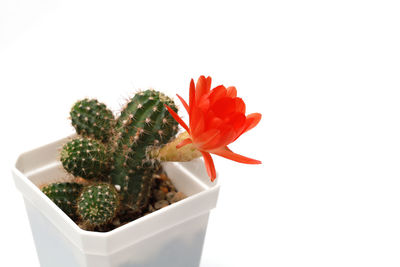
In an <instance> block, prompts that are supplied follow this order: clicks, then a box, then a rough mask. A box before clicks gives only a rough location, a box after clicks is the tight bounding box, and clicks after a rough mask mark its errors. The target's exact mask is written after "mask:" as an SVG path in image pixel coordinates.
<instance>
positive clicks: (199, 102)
mask: <svg viewBox="0 0 400 267" xmlns="http://www.w3.org/2000/svg"><path fill="white" fill-rule="evenodd" d="M210 89H211V77H207V78H206V77H204V76H200V78H199V79H198V80H197V84H196V86H195V85H194V81H193V79H192V80H191V82H190V95H189V105H188V104H187V103H186V101H185V100H184V99H183V98H182V97H181V96H179V95H177V96H178V98H179V99H180V100H181V102H182V104H183V106H184V107H185V109H186V111H187V112H188V113H189V126H190V127H188V126H187V125H186V123H185V122H184V121H183V120H182V119H181V118H180V117H179V116H178V114H176V113H175V112H174V111H173V110H172V109H171V108H169V107H168V106H166V107H167V108H168V111H169V112H170V113H171V115H172V116H173V117H174V119H175V120H176V121H177V122H179V124H180V125H182V127H183V128H185V130H186V131H187V132H188V133H189V135H190V138H186V139H185V140H183V141H182V142H181V143H180V144H179V145H177V146H176V147H177V148H180V147H182V146H185V145H187V144H190V143H192V144H193V145H194V147H196V148H197V149H198V150H199V151H200V152H201V154H202V155H203V157H204V162H205V164H206V168H207V172H208V175H209V176H210V178H211V181H214V180H215V178H216V172H215V167H214V162H213V159H212V157H211V155H210V153H212V154H215V155H218V156H221V157H224V158H227V159H230V160H233V161H237V162H240V163H246V164H260V163H261V161H258V160H255V159H251V158H247V157H245V156H242V155H239V154H236V153H234V152H232V151H231V150H230V149H229V148H228V146H227V145H229V144H230V143H232V142H233V141H235V140H236V139H238V137H239V136H241V135H242V134H244V133H245V132H247V131H249V130H250V129H252V128H254V127H255V126H256V125H257V124H258V122H259V121H260V120H261V114H260V113H252V114H249V115H247V116H246V115H245V112H246V105H245V103H244V102H243V100H242V99H241V98H239V97H236V94H237V92H236V88H235V87H228V88H225V86H223V85H219V86H217V87H215V88H214V89H212V90H210Z"/></svg>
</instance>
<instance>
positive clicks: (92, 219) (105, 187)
mask: <svg viewBox="0 0 400 267" xmlns="http://www.w3.org/2000/svg"><path fill="white" fill-rule="evenodd" d="M118 209H119V196H118V193H117V191H116V190H115V188H114V186H113V185H111V184H107V183H99V184H95V185H89V186H86V187H85V188H84V189H83V191H82V193H81V194H80V196H79V198H78V204H77V212H78V215H79V217H80V218H81V220H82V223H83V225H84V226H85V227H89V228H93V227H97V226H102V225H105V224H107V223H109V222H111V221H112V220H113V219H114V217H115V216H116V214H117V212H118Z"/></svg>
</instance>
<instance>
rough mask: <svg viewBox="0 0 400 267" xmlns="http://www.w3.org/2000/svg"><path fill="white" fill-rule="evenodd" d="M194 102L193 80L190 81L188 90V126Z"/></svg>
mask: <svg viewBox="0 0 400 267" xmlns="http://www.w3.org/2000/svg"><path fill="white" fill-rule="evenodd" d="M195 102H196V87H195V85H194V80H193V79H192V80H191V81H190V88H189V125H190V117H191V116H192V109H193V108H194V105H195Z"/></svg>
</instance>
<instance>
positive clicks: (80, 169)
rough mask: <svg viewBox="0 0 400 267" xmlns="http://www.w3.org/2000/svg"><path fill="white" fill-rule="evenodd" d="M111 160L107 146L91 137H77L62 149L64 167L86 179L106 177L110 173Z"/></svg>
mask: <svg viewBox="0 0 400 267" xmlns="http://www.w3.org/2000/svg"><path fill="white" fill-rule="evenodd" d="M109 160H110V157H109V153H108V151H107V147H106V146H105V145H103V144H102V143H100V142H99V141H96V140H94V139H89V138H83V137H80V138H75V139H73V140H71V141H69V142H68V143H66V144H65V145H64V146H63V148H62V151H61V162H62V164H63V166H64V169H65V170H67V171H68V172H69V173H71V174H73V175H74V176H79V177H82V178H85V179H95V180H102V179H104V178H106V177H107V176H108V173H109V167H110V166H109V165H110V163H109Z"/></svg>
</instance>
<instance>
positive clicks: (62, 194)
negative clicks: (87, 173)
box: [42, 182, 83, 218]
mask: <svg viewBox="0 0 400 267" xmlns="http://www.w3.org/2000/svg"><path fill="white" fill-rule="evenodd" d="M82 188H83V185H81V184H78V183H72V182H65V183H52V184H49V185H47V186H45V187H43V188H42V192H43V193H44V194H46V196H48V197H49V198H50V199H51V200H52V201H53V202H54V203H55V204H56V205H57V206H58V207H59V208H60V209H61V210H62V211H64V212H65V213H66V214H67V215H68V216H70V217H71V218H76V217H77V213H76V201H77V199H78V196H79V195H80V193H81V191H82Z"/></svg>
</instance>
